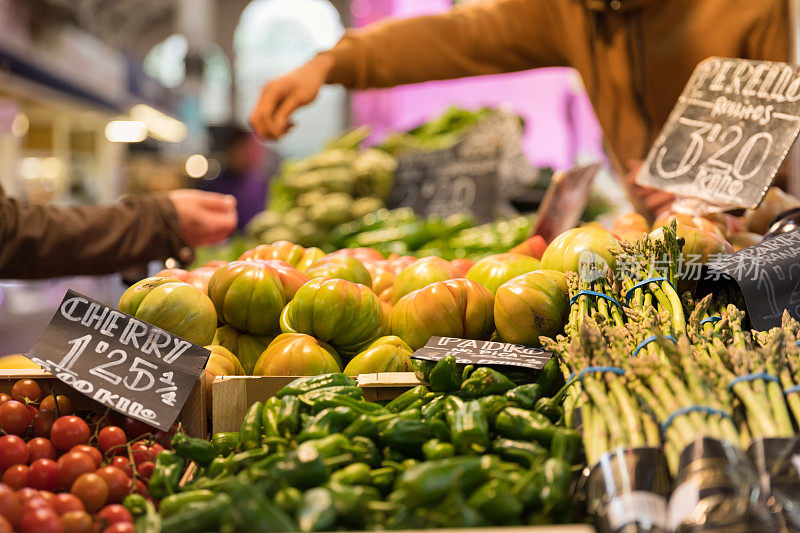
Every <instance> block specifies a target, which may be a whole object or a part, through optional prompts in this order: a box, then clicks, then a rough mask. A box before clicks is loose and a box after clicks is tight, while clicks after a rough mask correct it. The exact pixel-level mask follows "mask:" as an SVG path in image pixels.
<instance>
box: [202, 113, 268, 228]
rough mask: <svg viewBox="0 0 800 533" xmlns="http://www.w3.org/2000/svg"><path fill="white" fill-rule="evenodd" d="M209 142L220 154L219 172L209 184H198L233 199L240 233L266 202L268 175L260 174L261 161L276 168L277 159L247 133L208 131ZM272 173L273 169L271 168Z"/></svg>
mask: <svg viewBox="0 0 800 533" xmlns="http://www.w3.org/2000/svg"><path fill="white" fill-rule="evenodd" d="M212 138H213V139H214V144H215V145H216V147H217V148H218V150H215V151H220V152H224V155H223V156H222V157H221V159H222V161H221V163H222V164H223V165H224V167H223V170H222V172H221V173H220V174H219V176H217V177H216V178H214V179H212V180H210V181H203V182H201V183H200V188H202V189H204V190H207V191H213V192H217V193H221V194H229V195H231V196H233V197H235V198H236V210H237V213H238V215H239V224H238V229H239V230H240V231H241V230H243V229H244V227H245V226H246V225H247V223H248V222H249V221H250V219H251V218H253V217H254V216H255V215H257V214H258V213H260V212H261V211H263V210H264V206H265V205H266V200H267V184H268V183H267V182H268V176H269V175H271V173H269V172H266V171H265V170H264V165H263V164H262V163H263V158H264V156H266V157H267V158H268V161H267V162H268V163H274V164H273V165H272V166H273V167H276V166H277V155H276V154H275V153H274V152H267V150H266V149H265V147H264V146H263V145H262V144H261V143H259V142H258V139H256V138H255V136H254V135H253V134H252V133H250V132H249V131H247V130H245V129H242V128H239V127H236V126H226V127H221V128H214V129H212ZM272 173H274V168H272Z"/></svg>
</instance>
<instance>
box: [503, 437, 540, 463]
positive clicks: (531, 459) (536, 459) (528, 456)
mask: <svg viewBox="0 0 800 533" xmlns="http://www.w3.org/2000/svg"><path fill="white" fill-rule="evenodd" d="M492 452H494V453H495V454H497V455H498V456H500V458H501V459H503V460H504V461H512V462H514V463H518V464H520V465H522V466H524V467H525V468H533V467H534V466H535V465H539V464H541V463H543V462H544V460H545V459H547V457H548V453H547V448H545V447H544V446H542V445H540V444H537V443H535V442H531V441H522V440H513V439H503V438H499V439H495V440H494V442H492Z"/></svg>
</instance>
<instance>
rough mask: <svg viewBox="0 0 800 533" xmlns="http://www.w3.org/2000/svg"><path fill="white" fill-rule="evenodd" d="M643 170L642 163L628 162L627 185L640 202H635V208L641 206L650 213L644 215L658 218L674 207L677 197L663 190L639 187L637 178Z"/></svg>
mask: <svg viewBox="0 0 800 533" xmlns="http://www.w3.org/2000/svg"><path fill="white" fill-rule="evenodd" d="M641 168H642V162H641V161H629V162H628V173H627V174H626V175H625V178H624V179H625V185H626V186H627V187H628V190H629V191H630V193H631V195H632V196H634V197H635V198H636V199H637V200H638V201H637V202H634V206H635V207H637V209H638V208H639V207H640V206H641V207H643V208H644V209H646V210H647V211H648V213H642V214H644V215H652V216H653V217H658V215H660V214H661V213H663V212H664V211H667V210H668V209H669V208H670V206H672V202H674V201H675V195H674V194H672V193H669V192H666V191H662V190H661V189H654V188H651V187H642V186H641V185H637V184H636V176H637V175H638V174H639V170H640V169H641ZM637 204H638V205H637Z"/></svg>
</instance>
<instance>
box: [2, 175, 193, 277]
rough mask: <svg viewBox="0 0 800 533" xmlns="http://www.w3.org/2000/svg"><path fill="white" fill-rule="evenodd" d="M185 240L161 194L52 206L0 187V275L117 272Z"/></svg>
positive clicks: (169, 252) (173, 251)
mask: <svg viewBox="0 0 800 533" xmlns="http://www.w3.org/2000/svg"><path fill="white" fill-rule="evenodd" d="M185 246H187V245H186V243H185V242H184V241H183V240H182V238H181V237H180V232H179V230H178V217H177V213H176V212H175V207H174V206H173V205H172V202H170V201H169V199H167V197H166V196H164V195H151V196H140V197H127V198H124V199H123V200H121V201H120V202H119V203H117V204H116V205H113V206H98V207H52V206H46V205H29V204H25V203H23V202H19V201H17V200H14V199H11V198H9V197H7V196H6V195H5V192H4V191H3V189H2V188H0V278H3V279H35V278H49V277H56V276H71V275H93V274H108V273H112V272H117V271H119V270H121V269H123V268H126V267H130V266H135V265H140V264H143V263H146V262H147V261H151V260H154V259H165V258H167V257H169V256H177V255H178V253H179V251H180V250H181V248H183V247H185Z"/></svg>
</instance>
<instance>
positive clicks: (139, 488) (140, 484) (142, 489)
mask: <svg viewBox="0 0 800 533" xmlns="http://www.w3.org/2000/svg"><path fill="white" fill-rule="evenodd" d="M136 492H138V493H139V494H141V495H142V496H144V497H145V498H146V497H148V496H150V491H149V490H147V485H145V484H144V481H142V480H141V479H137V480H136Z"/></svg>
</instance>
